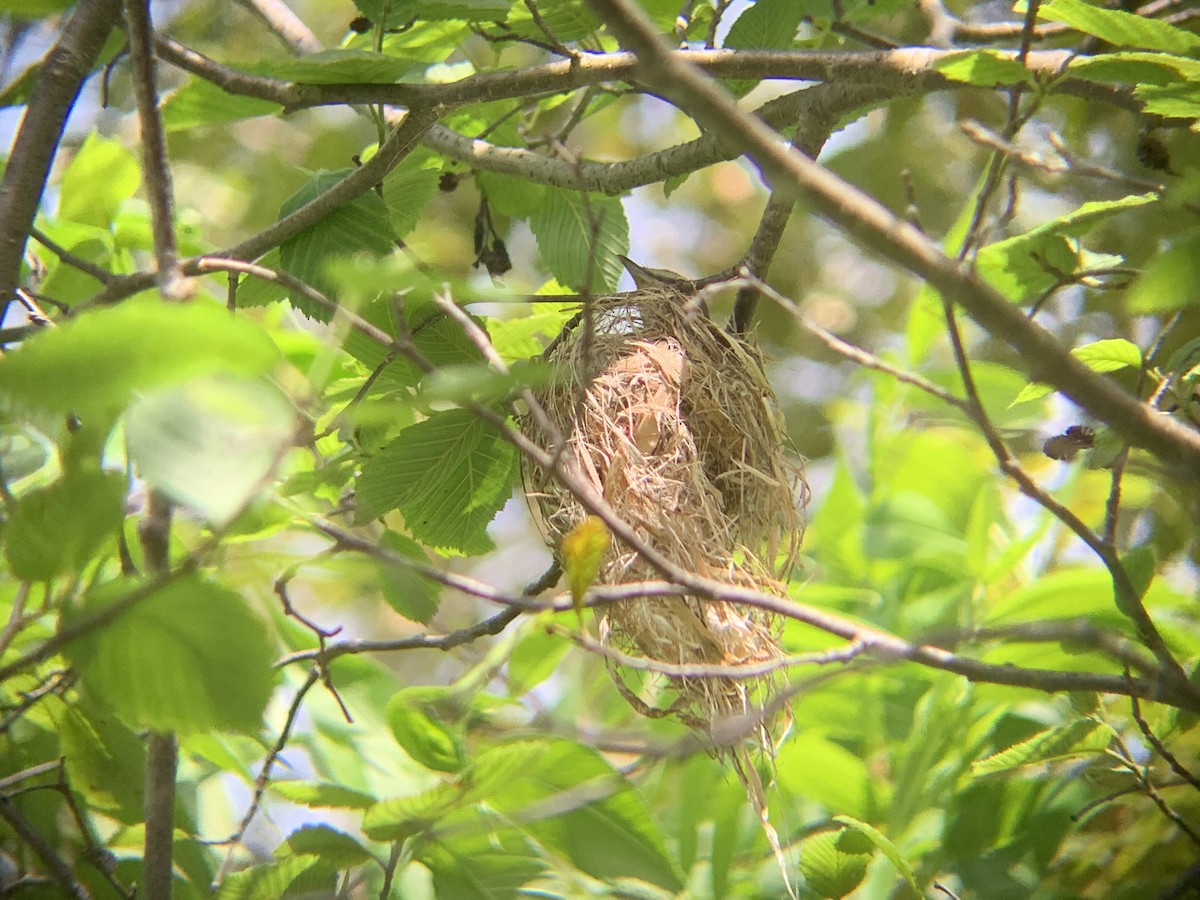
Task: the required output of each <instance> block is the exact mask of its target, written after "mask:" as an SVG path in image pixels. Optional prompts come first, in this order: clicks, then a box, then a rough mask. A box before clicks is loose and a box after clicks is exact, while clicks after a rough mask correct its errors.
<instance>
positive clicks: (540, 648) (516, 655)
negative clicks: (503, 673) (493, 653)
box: [507, 622, 571, 697]
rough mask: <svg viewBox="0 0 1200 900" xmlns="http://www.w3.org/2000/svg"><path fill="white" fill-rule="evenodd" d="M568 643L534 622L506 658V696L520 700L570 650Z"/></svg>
mask: <svg viewBox="0 0 1200 900" xmlns="http://www.w3.org/2000/svg"><path fill="white" fill-rule="evenodd" d="M570 646H571V642H570V641H568V640H565V639H564V638H563V637H562V636H561V635H555V634H551V633H550V632H548V631H547V630H546V628H545V626H544V625H542V624H540V623H537V622H535V623H533V625H532V626H531V627H530V628H529V630H528V631H527V632H526V633H525V634H524V635H522V637H521V639H520V640H519V641H517V643H516V646H514V647H513V649H512V653H510V654H509V657H508V673H507V682H508V695H509V696H510V697H521V696H524V695H525V694H527V693H529V692H530V691H531V690H533V689H534V688H535V687H537V686H538V685H539V684H541V683H542V682H543V681H545V680H546V679H547V678H549V677H550V676H551V675H552V674H554V670H555V669H556V668H557V667H558V664H559V662H560V661H561V660H562V658H563V657H564V656H565V655H566V653H567V650H568V649H570Z"/></svg>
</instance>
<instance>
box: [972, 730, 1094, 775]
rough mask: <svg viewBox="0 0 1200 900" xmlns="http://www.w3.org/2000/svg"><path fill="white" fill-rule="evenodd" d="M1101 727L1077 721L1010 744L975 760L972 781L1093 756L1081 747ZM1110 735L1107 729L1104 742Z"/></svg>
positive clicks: (1090, 748)
mask: <svg viewBox="0 0 1200 900" xmlns="http://www.w3.org/2000/svg"><path fill="white" fill-rule="evenodd" d="M1100 727H1101V723H1100V722H1098V721H1097V720H1095V719H1079V720H1077V721H1075V722H1072V723H1070V724H1069V725H1059V726H1057V727H1055V728H1047V729H1045V730H1044V731H1039V732H1038V733H1037V734H1035V735H1033V736H1032V737H1029V738H1026V739H1025V740H1023V741H1021V742H1019V743H1016V744H1013V745H1012V746H1011V747H1008V748H1007V749H1005V750H1001V751H1000V752H999V753H993V754H992V755H991V756H987V757H984V758H983V759H980V760H976V761H975V762H974V763H972V764H971V777H973V778H979V777H982V776H984V775H995V774H997V773H999V772H1009V771H1012V770H1013V769H1018V768H1020V767H1021V766H1027V765H1032V764H1034V763H1045V762H1051V761H1054V760H1059V759H1066V758H1068V757H1071V756H1077V755H1079V754H1080V753H1093V752H1095V751H1096V749H1097V748H1096V747H1094V746H1091V745H1089V746H1087V747H1086V748H1081V745H1082V744H1083V743H1084V742H1085V741H1086V740H1087V739H1088V738H1089V737H1091V735H1092V733H1093V732H1095V731H1096V730H1097V729H1098V728H1100ZM1109 735H1111V730H1110V729H1108V728H1107V727H1106V728H1105V729H1104V737H1105V741H1107V738H1108V736H1109Z"/></svg>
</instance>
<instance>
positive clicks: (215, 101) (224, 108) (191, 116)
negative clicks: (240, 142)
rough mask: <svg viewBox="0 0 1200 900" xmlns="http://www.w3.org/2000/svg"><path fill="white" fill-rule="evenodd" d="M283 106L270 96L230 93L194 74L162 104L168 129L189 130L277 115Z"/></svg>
mask: <svg viewBox="0 0 1200 900" xmlns="http://www.w3.org/2000/svg"><path fill="white" fill-rule="evenodd" d="M282 109H283V107H282V106H280V105H279V104H278V103H272V102H271V101H270V100H260V99H258V98H257V97H246V96H244V95H241V94H230V93H227V92H226V91H224V90H222V89H221V88H219V87H217V85H215V84H213V83H212V82H211V81H207V80H205V79H203V78H193V79H192V80H191V81H189V82H187V83H186V84H185V85H184V86H183V87H181V88H179V89H178V90H176V91H172V92H171V93H170V94H168V95H167V98H166V99H165V100H164V101H163V104H162V120H163V127H164V128H166V129H167V131H189V130H191V129H192V128H199V127H203V126H205V125H224V124H227V123H229V122H237V121H239V120H241V119H253V118H255V117H257V116H273V115H275V114H276V113H278V112H280V111H281V110H282Z"/></svg>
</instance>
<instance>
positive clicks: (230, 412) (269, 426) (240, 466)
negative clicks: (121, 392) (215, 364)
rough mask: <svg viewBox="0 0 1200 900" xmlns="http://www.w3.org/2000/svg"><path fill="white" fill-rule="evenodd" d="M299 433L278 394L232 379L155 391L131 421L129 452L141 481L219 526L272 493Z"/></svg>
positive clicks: (129, 417)
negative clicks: (270, 485)
mask: <svg viewBox="0 0 1200 900" xmlns="http://www.w3.org/2000/svg"><path fill="white" fill-rule="evenodd" d="M295 428H296V418H295V413H294V412H293V410H292V406H291V404H290V403H289V402H288V400H287V398H286V397H284V396H283V395H282V394H281V393H280V392H279V391H278V389H276V388H274V387H272V386H270V385H268V384H265V383H263V382H258V381H244V380H235V379H230V378H205V379H199V380H197V381H193V382H190V383H189V384H186V385H182V386H180V387H172V388H165V389H163V390H161V391H154V392H152V393H149V394H146V395H144V396H142V397H139V398H138V399H137V400H136V401H135V402H134V404H133V406H131V407H130V408H129V410H128V412H126V414H125V442H126V446H127V447H128V448H129V455H130V457H131V458H132V459H133V460H134V462H135V463H137V466H138V471H139V473H140V474H141V476H142V477H143V478H144V479H145V480H146V481H147V482H149V483H150V484H151V485H153V486H154V487H157V488H159V489H160V490H162V491H163V492H164V493H166V494H167V495H168V496H169V497H171V499H173V500H175V501H176V502H178V503H182V504H183V505H184V506H187V507H189V508H190V509H193V510H195V511H196V512H198V513H200V515H201V516H203V517H204V518H205V519H207V520H208V521H210V522H213V523H215V524H218V525H223V524H225V523H226V522H228V521H229V520H230V519H231V518H232V517H233V516H234V515H236V514H237V513H238V512H239V511H240V510H242V509H243V508H244V507H245V506H246V504H247V503H248V502H249V501H250V500H251V499H252V498H253V497H254V495H255V494H257V493H258V492H260V491H262V490H263V489H264V488H265V487H266V481H267V479H268V477H269V476H270V474H271V472H272V471H273V470H274V468H275V467H276V465H277V464H278V463H279V462H280V460H281V458H282V455H283V453H284V451H285V450H286V449H287V448H288V447H289V446H290V445H291V443H292V440H293V435H294V433H295Z"/></svg>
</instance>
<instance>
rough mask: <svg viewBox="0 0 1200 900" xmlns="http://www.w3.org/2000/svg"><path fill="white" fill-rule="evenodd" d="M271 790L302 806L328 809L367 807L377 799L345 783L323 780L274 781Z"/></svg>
mask: <svg viewBox="0 0 1200 900" xmlns="http://www.w3.org/2000/svg"><path fill="white" fill-rule="evenodd" d="M270 787H271V790H272V791H273V792H275V793H276V794H278V795H279V796H280V797H283V799H285V800H288V801H290V802H292V803H298V804H300V805H301V806H311V807H315V808H328V809H366V808H367V807H369V806H370V805H371V804H372V803H375V802H376V800H375V798H374V797H372V796H371V795H370V794H364V793H362V792H361V791H355V790H352V789H350V788H348V787H346V786H345V785H341V784H330V783H328V782H321V781H272V782H271V785H270Z"/></svg>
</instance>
